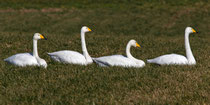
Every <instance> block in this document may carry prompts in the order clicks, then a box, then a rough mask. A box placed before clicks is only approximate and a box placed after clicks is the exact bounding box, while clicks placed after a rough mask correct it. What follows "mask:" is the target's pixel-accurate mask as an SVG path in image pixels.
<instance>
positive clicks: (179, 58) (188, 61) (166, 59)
mask: <svg viewBox="0 0 210 105" xmlns="http://www.w3.org/2000/svg"><path fill="white" fill-rule="evenodd" d="M190 33H196V31H195V30H194V29H193V28H191V27H187V28H186V29H185V50H186V55H187V58H186V57H185V56H183V55H178V54H167V55H162V56H159V57H157V58H154V59H149V60H147V62H148V63H156V64H159V65H171V64H174V65H195V64H196V61H195V58H194V56H193V54H192V51H191V48H190V43H189V35H190Z"/></svg>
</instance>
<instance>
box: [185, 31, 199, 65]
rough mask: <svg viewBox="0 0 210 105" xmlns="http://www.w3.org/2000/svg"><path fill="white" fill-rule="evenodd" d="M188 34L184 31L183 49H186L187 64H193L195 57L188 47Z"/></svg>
mask: <svg viewBox="0 0 210 105" xmlns="http://www.w3.org/2000/svg"><path fill="white" fill-rule="evenodd" d="M189 34H190V33H188V32H185V49H186V56H187V60H188V63H189V64H195V63H196V61H195V58H194V56H193V53H192V50H191V48H190V42H189Z"/></svg>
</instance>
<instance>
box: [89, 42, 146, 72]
mask: <svg viewBox="0 0 210 105" xmlns="http://www.w3.org/2000/svg"><path fill="white" fill-rule="evenodd" d="M131 46H134V47H140V45H139V44H138V43H136V41H135V40H130V41H129V42H128V44H127V47H126V55H127V57H126V56H123V55H111V56H104V57H99V58H93V60H94V61H95V62H96V63H97V64H98V65H99V66H105V67H106V66H121V67H137V68H138V67H143V66H145V63H144V61H142V60H138V59H136V58H134V57H133V56H132V55H131V53H130V47H131Z"/></svg>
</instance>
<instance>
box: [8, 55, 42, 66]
mask: <svg viewBox="0 0 210 105" xmlns="http://www.w3.org/2000/svg"><path fill="white" fill-rule="evenodd" d="M4 61H5V62H8V63H10V64H14V65H17V66H28V65H38V63H37V60H36V58H35V57H34V56H32V54H30V53H19V54H15V55H13V56H11V57H8V58H6V59H4Z"/></svg>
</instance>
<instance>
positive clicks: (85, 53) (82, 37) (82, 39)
mask: <svg viewBox="0 0 210 105" xmlns="http://www.w3.org/2000/svg"><path fill="white" fill-rule="evenodd" d="M81 41H82V52H83V55H84V56H85V58H86V60H87V63H92V62H93V60H92V58H91V57H90V55H89V54H88V51H87V48H86V43H85V32H83V31H81Z"/></svg>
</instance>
